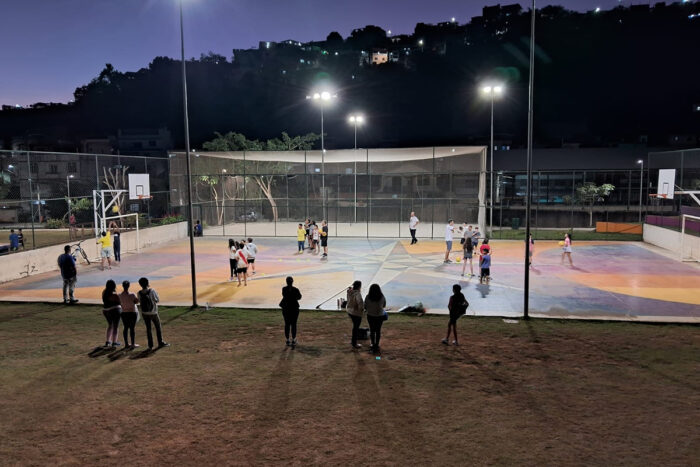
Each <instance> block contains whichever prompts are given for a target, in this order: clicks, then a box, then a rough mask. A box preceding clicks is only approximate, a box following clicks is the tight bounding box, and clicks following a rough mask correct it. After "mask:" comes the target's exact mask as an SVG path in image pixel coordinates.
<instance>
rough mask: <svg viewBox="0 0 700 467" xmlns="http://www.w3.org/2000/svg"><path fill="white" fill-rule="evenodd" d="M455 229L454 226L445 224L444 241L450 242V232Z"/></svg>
mask: <svg viewBox="0 0 700 467" xmlns="http://www.w3.org/2000/svg"><path fill="white" fill-rule="evenodd" d="M454 231H455V226H454V225H450V224H447V225H446V226H445V241H446V242H451V241H452V234H453V233H454Z"/></svg>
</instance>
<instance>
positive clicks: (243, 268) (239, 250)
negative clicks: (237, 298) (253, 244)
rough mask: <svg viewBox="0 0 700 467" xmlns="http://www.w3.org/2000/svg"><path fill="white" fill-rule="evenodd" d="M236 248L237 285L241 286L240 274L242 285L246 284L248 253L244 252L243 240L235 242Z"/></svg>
mask: <svg viewBox="0 0 700 467" xmlns="http://www.w3.org/2000/svg"><path fill="white" fill-rule="evenodd" d="M235 248H236V260H237V265H236V274H237V275H238V287H240V286H241V276H242V277H243V285H244V286H245V287H247V286H248V255H246V254H245V252H244V251H243V250H245V242H241V243H237V244H235Z"/></svg>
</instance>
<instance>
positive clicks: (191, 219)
mask: <svg viewBox="0 0 700 467" xmlns="http://www.w3.org/2000/svg"><path fill="white" fill-rule="evenodd" d="M182 1H183V0H180V53H181V56H180V58H181V60H182V113H183V117H184V126H185V160H186V171H187V217H188V221H189V222H188V230H189V237H190V276H191V281H192V308H194V307H196V306H197V283H196V277H197V276H196V273H195V262H194V210H193V208H192V168H191V166H190V157H191V155H190V123H189V117H188V114H187V68H186V63H185V30H184V26H183V19H182Z"/></svg>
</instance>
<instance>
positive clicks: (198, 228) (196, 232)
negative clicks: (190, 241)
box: [194, 219, 204, 237]
mask: <svg viewBox="0 0 700 467" xmlns="http://www.w3.org/2000/svg"><path fill="white" fill-rule="evenodd" d="M203 232H204V231H203V229H202V223H201V222H200V221H199V219H197V223H196V224H195V225H194V236H195V237H201V236H202V234H203Z"/></svg>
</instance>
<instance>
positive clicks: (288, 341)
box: [287, 339, 292, 347]
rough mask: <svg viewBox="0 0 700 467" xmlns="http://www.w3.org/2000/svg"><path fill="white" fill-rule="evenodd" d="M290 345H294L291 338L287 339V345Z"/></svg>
mask: <svg viewBox="0 0 700 467" xmlns="http://www.w3.org/2000/svg"><path fill="white" fill-rule="evenodd" d="M290 345H292V341H290V340H289V339H287V347H289V346H290Z"/></svg>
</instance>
